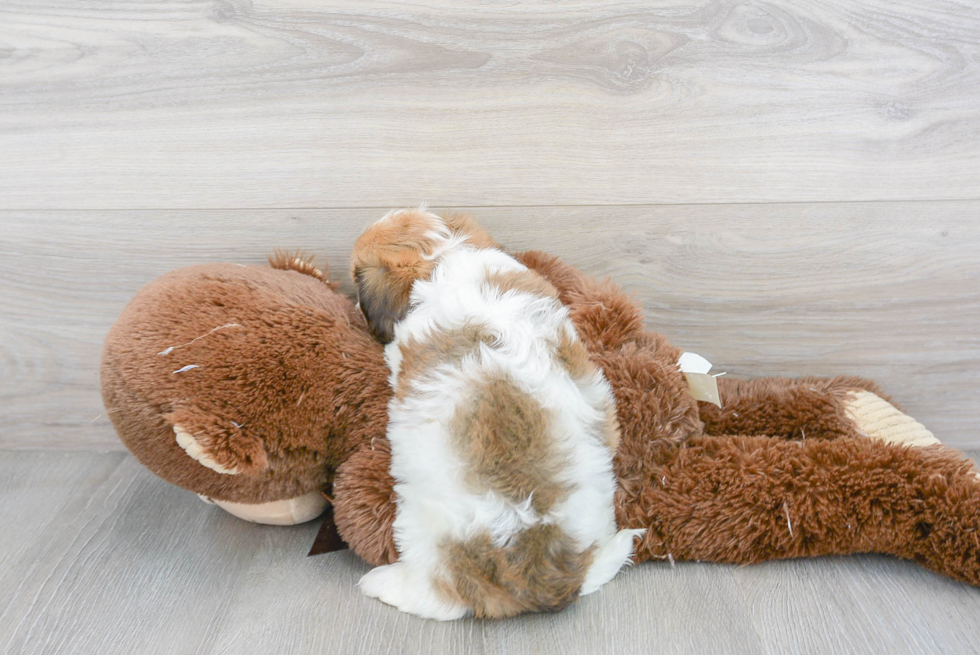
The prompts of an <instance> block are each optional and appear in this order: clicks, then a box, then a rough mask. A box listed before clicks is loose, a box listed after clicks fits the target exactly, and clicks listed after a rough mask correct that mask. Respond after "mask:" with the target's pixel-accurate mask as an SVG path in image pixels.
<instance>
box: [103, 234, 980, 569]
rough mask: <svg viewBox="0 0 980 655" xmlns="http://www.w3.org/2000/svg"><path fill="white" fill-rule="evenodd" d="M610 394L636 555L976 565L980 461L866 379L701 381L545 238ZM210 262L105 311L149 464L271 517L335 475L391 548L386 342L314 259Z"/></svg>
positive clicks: (116, 396)
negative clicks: (111, 316) (711, 393)
mask: <svg viewBox="0 0 980 655" xmlns="http://www.w3.org/2000/svg"><path fill="white" fill-rule="evenodd" d="M518 257H519V259H520V260H521V261H522V262H523V263H525V264H526V265H527V266H529V267H530V268H532V269H534V270H536V271H537V272H538V273H540V274H541V275H543V276H544V277H545V278H547V279H548V281H549V282H551V283H552V284H553V285H554V286H555V288H556V289H557V290H558V292H559V295H560V299H561V301H562V302H563V303H564V304H565V305H566V306H567V307H568V308H569V310H570V312H571V316H572V319H573V321H574V322H575V325H576V327H577V329H578V331H579V334H580V337H581V338H582V340H583V342H584V343H585V344H586V345H587V347H588V348H589V351H590V355H591V357H592V359H593V360H594V361H595V363H596V364H598V365H599V366H601V367H602V369H603V371H604V372H605V374H606V377H607V378H608V379H609V382H610V383H611V385H612V387H613V390H614V392H615V395H616V399H617V413H618V418H619V422H620V428H621V441H620V444H619V448H618V451H617V456H616V460H615V466H616V472H617V475H618V480H619V490H618V493H617V496H616V511H617V519H618V522H619V525H620V527H621V528H647V532H646V534H645V536H644V538H643V540H642V543H640V544H639V546H638V548H637V551H636V560H637V561H640V562H642V561H645V560H649V559H665V560H670V561H672V562H673V561H682V560H701V561H713V562H727V563H753V562H760V561H764V560H770V559H779V558H788V557H810V556H819V555H828V554H846V553H856V552H879V553H889V554H892V555H896V556H898V557H902V558H907V559H912V560H915V561H917V562H919V563H921V564H922V565H924V566H927V567H929V568H931V569H933V570H935V571H938V572H941V573H944V574H946V575H949V576H951V577H953V578H957V579H960V580H964V581H967V582H969V583H971V584H980V541H978V538H977V531H978V528H980V502H978V501H980V480H978V478H977V474H976V472H975V471H974V469H973V467H972V464H971V463H970V462H969V461H968V460H966V459H964V458H963V457H962V456H961V455H960V454H959V453H957V452H956V451H954V450H952V449H948V448H945V447H943V446H941V445H939V444H938V442H937V441H936V440H935V438H934V437H933V436H932V435H931V433H929V431H928V430H926V429H925V428H924V427H923V426H922V425H921V424H919V423H917V422H916V421H914V420H913V419H911V418H910V417H908V416H906V415H905V414H903V413H902V412H901V411H899V410H898V409H897V408H896V407H895V406H894V405H893V404H891V403H890V402H889V401H888V400H887V399H886V398H885V397H884V396H883V395H882V394H881V392H880V390H879V389H878V387H877V386H876V385H875V384H874V383H872V382H869V381H867V380H863V379H860V378H853V377H840V378H834V379H822V378H801V379H795V380H791V379H774V378H767V379H757V380H751V381H739V380H734V379H728V378H719V379H718V384H719V387H720V393H721V400H722V407H721V408H718V407H715V406H713V405H710V404H707V403H704V402H698V401H697V400H695V399H694V398H693V397H692V395H691V393H690V389H689V387H688V383H687V381H686V379H685V377H684V374H683V373H682V372H681V371H680V370H679V368H678V365H677V362H678V357H679V355H680V354H681V353H680V351H679V350H678V349H677V348H675V347H674V346H672V345H670V343H669V342H668V341H667V340H666V339H665V338H664V337H663V336H661V335H659V334H655V333H652V332H648V331H646V330H645V329H644V327H643V315H642V313H641V311H640V309H639V308H638V306H637V305H636V304H635V303H634V302H632V301H631V300H630V299H629V298H628V297H626V296H625V295H624V294H623V293H622V292H621V290H620V289H619V288H618V287H617V286H616V285H614V284H613V283H611V282H608V281H607V282H601V283H600V282H596V281H594V280H591V279H589V278H588V277H585V276H583V275H581V274H579V273H578V272H577V271H575V270H574V269H573V268H571V267H569V266H567V265H564V264H562V263H561V262H559V261H558V260H556V259H554V258H551V257H549V256H547V255H543V254H541V253H533V252H532V253H524V254H522V255H519V256H518ZM271 263H272V265H273V268H264V267H252V266H249V267H245V266H240V265H235V264H212V265H204V266H195V267H190V268H186V269H181V270H178V271H175V272H172V273H170V274H167V275H165V276H163V277H161V278H159V279H158V280H156V281H155V282H153V283H151V284H149V285H147V286H146V287H145V288H144V289H142V290H141V291H140V292H139V294H137V296H136V297H135V298H134V299H133V301H132V302H131V303H130V304H129V305H128V306H127V307H126V309H125V310H124V311H123V313H122V315H121V316H120V318H119V320H118V321H117V322H116V324H115V325H114V326H113V328H112V330H111V331H110V333H109V335H108V338H107V340H106V344H105V350H104V354H103V363H102V389H103V397H104V400H105V404H106V408H107V411H108V415H109V416H110V418H111V419H112V421H113V423H114V425H115V427H116V430H117V432H118V433H119V436H120V438H121V439H122V440H123V442H124V443H125V444H126V445H127V447H128V448H129V449H130V450H131V451H132V452H133V453H134V454H135V455H136V456H137V458H139V460H140V461H141V462H143V463H144V464H145V465H146V466H147V467H148V468H150V469H151V470H152V471H153V472H154V473H156V474H157V475H159V476H160V477H162V478H163V479H165V480H168V481H170V482H172V483H174V484H177V485H179V486H181V487H184V488H186V489H189V490H191V491H194V492H197V493H198V494H200V495H202V496H203V497H205V498H208V499H213V500H214V501H215V502H217V503H219V504H220V505H221V506H222V507H224V508H225V509H227V510H228V511H230V512H232V513H233V514H236V515H238V516H242V517H243V518H248V519H250V520H256V521H259V522H265V523H297V522H301V521H303V520H308V519H310V518H313V517H314V516H316V515H317V514H319V513H320V512H321V511H322V510H323V508H324V503H325V501H321V500H320V499H321V498H322V496H321V495H320V493H319V492H320V491H321V490H324V489H328V488H329V487H330V485H331V483H332V489H333V491H332V493H333V506H334V515H335V519H336V522H337V526H338V528H339V530H340V533H341V535H342V536H343V537H344V539H345V540H346V541H347V542H348V543H349V544H350V546H351V547H352V548H353V550H354V551H355V552H356V553H357V554H358V555H360V556H361V557H363V558H364V559H365V560H367V561H368V562H370V563H371V564H375V565H377V564H384V563H389V562H392V561H394V560H395V559H397V552H396V550H395V546H394V541H393V538H392V533H391V523H392V519H393V518H394V512H395V506H394V500H393V492H392V485H393V480H392V479H391V477H390V476H389V474H388V464H389V450H388V444H387V441H386V439H385V429H386V421H387V404H388V400H389V398H390V395H391V391H390V389H389V386H388V381H387V378H388V370H387V368H386V367H385V364H384V358H383V352H382V347H381V345H380V344H379V343H378V342H376V341H375V340H374V339H373V338H372V337H371V336H370V334H369V333H368V331H367V326H366V324H365V321H364V319H363V316H362V315H361V313H360V312H359V311H358V310H357V308H356V307H355V306H354V305H353V304H352V303H351V301H350V300H348V299H347V298H346V297H344V296H343V295H341V294H339V293H337V292H336V290H335V288H334V286H332V285H331V284H330V283H329V282H327V279H326V276H325V275H324V274H323V273H321V272H320V271H319V270H317V269H315V268H314V267H313V266H312V264H311V263H310V260H303V259H301V258H298V257H292V256H283V255H280V256H277V257H276V258H275V259H274V260H272V262H271Z"/></svg>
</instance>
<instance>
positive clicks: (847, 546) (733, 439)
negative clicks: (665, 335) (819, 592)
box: [617, 436, 980, 585]
mask: <svg viewBox="0 0 980 655" xmlns="http://www.w3.org/2000/svg"><path fill="white" fill-rule="evenodd" d="M620 468H623V469H628V470H629V471H632V472H633V473H632V474H628V475H626V476H622V477H621V487H620V492H619V495H618V496H617V521H618V523H619V525H620V527H626V528H640V527H644V528H648V531H647V533H646V535H645V536H644V538H643V541H642V543H641V545H640V547H639V549H638V552H637V561H645V560H650V559H655V560H671V561H682V560H700V561H709V562H723V563H736V564H749V563H755V562H761V561H766V560H772V559H783V558H793V557H815V556H821V555H842V554H849V553H859V552H876V553H887V554H892V555H896V556H898V557H902V558H905V559H911V560H914V561H916V562H918V563H921V564H923V565H924V566H927V567H928V568H931V569H933V570H935V571H938V572H941V573H944V574H946V575H949V576H951V577H953V578H957V579H959V580H964V581H966V582H969V583H971V584H974V585H977V584H980V540H978V539H977V536H976V535H977V534H980V513H978V511H977V508H978V507H980V479H978V477H977V472H976V470H975V469H974V468H973V466H972V464H971V463H970V462H969V460H966V459H964V458H963V457H962V456H961V455H960V454H959V453H957V452H955V451H953V450H951V449H947V448H944V447H942V446H931V447H927V448H908V447H904V446H899V445H895V444H888V443H883V442H881V441H878V440H874V439H833V440H818V439H813V440H810V439H808V440H806V441H785V440H779V439H768V438H765V437H738V436H717V437H697V438H693V439H691V440H689V441H688V442H687V443H686V444H685V445H684V446H682V447H673V448H669V449H664V450H659V451H656V452H651V453H650V454H649V456H648V458H647V459H646V460H645V461H631V462H620Z"/></svg>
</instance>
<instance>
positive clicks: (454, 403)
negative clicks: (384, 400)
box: [351, 209, 643, 620]
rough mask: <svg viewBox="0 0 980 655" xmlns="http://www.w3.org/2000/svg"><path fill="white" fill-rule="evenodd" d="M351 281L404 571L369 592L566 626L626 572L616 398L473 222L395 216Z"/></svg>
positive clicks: (542, 284) (520, 272) (554, 312)
mask: <svg viewBox="0 0 980 655" xmlns="http://www.w3.org/2000/svg"><path fill="white" fill-rule="evenodd" d="M351 271H352V275H353V278H354V281H355V284H356V286H357V292H358V299H359V302H360V305H361V308H362V310H363V311H364V313H365V315H366V316H367V319H368V323H369V324H370V326H371V329H372V331H373V332H374V334H375V335H376V336H377V337H378V338H379V339H381V340H382V341H384V342H386V343H387V344H388V345H387V346H386V348H385V358H386V360H387V362H388V365H389V366H390V368H391V384H392V386H393V388H394V390H395V395H394V397H393V399H392V401H391V404H390V405H389V423H388V437H389V440H390V441H391V449H392V463H391V473H392V475H393V476H394V478H395V480H396V485H395V493H396V499H397V507H398V510H397V516H396V519H395V522H394V533H395V541H396V544H397V546H398V550H399V553H400V559H399V561H398V563H396V564H392V565H388V566H381V567H378V568H376V569H374V570H372V571H370V572H369V573H368V574H366V575H365V576H364V577H363V578H362V579H361V582H360V587H361V590H362V591H363V592H364V593H365V594H367V595H369V596H372V597H375V598H379V599H380V600H382V601H384V602H386V603H388V604H390V605H394V606H396V607H398V608H399V609H401V610H403V611H406V612H410V613H413V614H417V615H419V616H424V617H428V618H436V619H442V620H450V619H456V618H459V617H462V616H464V615H466V614H467V613H469V612H472V613H474V614H476V615H477V616H487V617H503V616H511V615H514V614H519V613H521V612H527V611H548V610H550V611H557V610H559V609H562V608H563V607H565V606H567V605H568V604H569V603H571V602H572V601H573V600H575V598H576V597H578V596H579V595H580V594H587V593H590V592H592V591H595V590H596V589H598V588H599V587H600V586H601V585H603V584H604V583H606V582H607V581H609V580H610V579H612V577H613V576H614V575H615V574H616V572H617V571H619V569H620V568H621V567H622V566H623V564H625V563H626V562H627V561H629V558H630V555H631V554H632V551H633V538H634V536H637V535H638V534H642V532H643V531H642V530H622V531H619V532H617V531H616V523H615V517H614V514H613V494H614V491H615V477H614V475H613V470H612V458H613V454H614V452H615V448H616V442H617V439H618V428H617V425H616V418H615V407H614V401H613V396H612V392H611V390H610V387H609V384H608V382H607V381H606V379H605V378H604V377H603V375H602V373H601V371H600V370H599V369H598V368H597V367H596V366H594V365H593V364H592V363H591V362H590V360H589V358H588V355H587V353H586V351H585V348H584V346H583V345H582V344H581V343H580V342H579V340H578V336H577V335H576V333H575V330H574V328H573V326H572V323H571V321H570V320H569V318H568V312H567V310H566V309H565V308H564V307H563V306H562V304H561V303H560V302H559V301H558V298H557V293H556V292H555V290H554V288H553V287H552V286H551V285H550V284H548V283H547V282H546V281H545V280H544V279H543V278H541V277H540V276H538V275H537V274H536V273H533V272H532V271H530V270H528V269H527V268H526V267H525V266H523V265H522V264H520V263H519V262H517V260H515V259H514V258H512V257H510V256H509V255H507V254H505V253H504V252H503V251H501V250H500V248H499V247H498V246H497V245H496V243H495V242H494V241H493V239H491V238H490V236H489V235H488V234H487V233H486V232H485V231H483V230H482V229H481V228H480V227H479V226H477V225H476V223H475V222H473V221H472V220H471V219H469V218H466V217H460V216H453V217H450V218H447V219H442V218H440V217H438V216H435V215H434V214H430V213H427V212H425V211H424V210H423V209H419V210H403V211H397V212H392V213H389V214H388V215H386V216H385V217H384V218H382V219H381V220H380V221H379V222H377V223H376V224H374V225H373V226H372V227H371V228H369V229H368V230H367V231H366V232H365V233H364V234H363V235H362V236H361V237H360V238H359V239H358V241H357V243H356V244H355V247H354V254H353V258H352V267H351Z"/></svg>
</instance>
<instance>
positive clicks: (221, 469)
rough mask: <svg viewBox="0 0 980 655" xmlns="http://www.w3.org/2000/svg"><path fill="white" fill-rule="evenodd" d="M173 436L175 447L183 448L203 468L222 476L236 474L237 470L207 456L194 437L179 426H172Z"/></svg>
mask: <svg viewBox="0 0 980 655" xmlns="http://www.w3.org/2000/svg"><path fill="white" fill-rule="evenodd" d="M174 435H176V437H177V445H178V446H180V447H181V448H183V449H184V452H186V453H187V454H188V455H189V456H190V457H191V458H192V459H195V460H197V461H198V462H200V463H201V464H202V465H203V466H206V467H208V468H209V469H211V470H212V471H216V472H217V473H222V474H224V475H234V474H235V473H238V469H236V468H227V467H225V466H222V465H221V464H219V463H218V462H217V461H216V460H215V459H214V458H213V457H211V455H209V454H208V452H207V451H206V450H204V447H203V446H202V445H201V444H199V443H198V441H197V439H195V438H194V435H192V434H191V433H190V432H188V431H187V430H185V429H183V428H182V427H180V426H179V425H175V426H174Z"/></svg>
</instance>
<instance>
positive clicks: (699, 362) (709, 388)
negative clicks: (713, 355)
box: [677, 353, 721, 407]
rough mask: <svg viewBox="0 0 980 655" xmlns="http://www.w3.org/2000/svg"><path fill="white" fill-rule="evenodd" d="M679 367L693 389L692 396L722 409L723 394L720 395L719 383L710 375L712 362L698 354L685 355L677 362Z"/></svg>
mask: <svg viewBox="0 0 980 655" xmlns="http://www.w3.org/2000/svg"><path fill="white" fill-rule="evenodd" d="M677 366H678V367H679V368H680V369H681V372H682V373H684V377H685V378H686V379H687V385H688V386H689V387H690V388H691V395H692V396H694V399H695V400H703V401H705V402H707V403H711V404H713V405H717V406H718V407H721V394H720V393H718V381H717V380H715V378H714V376H712V375H708V371H710V370H711V362H709V361H708V360H706V359H705V358H704V357H702V356H701V355H698V354H696V353H684V354H682V355H681V356H680V359H678V360H677Z"/></svg>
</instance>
